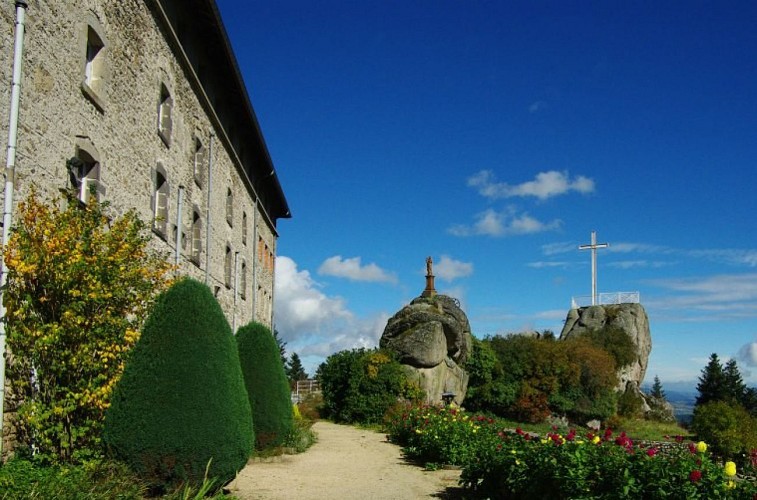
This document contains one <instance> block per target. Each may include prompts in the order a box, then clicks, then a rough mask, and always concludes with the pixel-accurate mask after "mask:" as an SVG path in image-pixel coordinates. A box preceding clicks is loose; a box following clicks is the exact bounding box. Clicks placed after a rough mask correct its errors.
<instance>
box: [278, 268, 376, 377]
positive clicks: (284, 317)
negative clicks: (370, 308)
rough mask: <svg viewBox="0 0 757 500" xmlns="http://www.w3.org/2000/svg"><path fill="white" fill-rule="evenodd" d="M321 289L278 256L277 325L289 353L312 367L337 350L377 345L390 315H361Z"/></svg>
mask: <svg viewBox="0 0 757 500" xmlns="http://www.w3.org/2000/svg"><path fill="white" fill-rule="evenodd" d="M320 288H321V285H320V284H319V283H318V282H316V281H315V280H314V279H313V278H312V277H311V275H310V272H309V271H307V270H302V271H300V270H298V268H297V263H296V262H295V261H294V260H292V259H291V258H289V257H285V256H278V257H276V281H275V292H274V293H275V299H276V300H275V302H274V307H275V322H276V324H275V327H276V329H277V330H278V332H279V334H280V335H281V338H282V339H283V340H284V341H285V342H287V352H289V353H292V352H296V353H298V354H299V355H300V356H301V357H302V359H303V360H305V359H307V361H308V363H309V366H310V367H311V370H312V369H314V367H316V366H317V365H318V364H319V363H320V362H321V361H323V359H324V358H325V357H326V356H328V355H330V354H333V353H335V352H338V351H341V350H344V349H353V348H357V347H375V346H377V345H378V341H379V339H380V338H381V334H382V333H383V331H384V327H385V326H386V322H387V319H388V318H389V316H388V314H386V313H384V312H378V313H376V314H374V315H372V316H371V317H369V318H358V317H356V316H355V314H354V313H352V311H350V310H349V309H348V308H347V303H346V301H345V300H344V299H342V298H341V297H330V296H328V295H326V294H324V293H323V292H322V291H321V290H320Z"/></svg>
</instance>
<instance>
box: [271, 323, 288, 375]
mask: <svg viewBox="0 0 757 500" xmlns="http://www.w3.org/2000/svg"><path fill="white" fill-rule="evenodd" d="M273 338H274V339H275V340H276V345H277V346H279V354H280V355H281V365H282V366H286V365H287V351H286V346H287V343H286V342H284V340H283V339H282V338H281V337H279V331H278V330H277V329H276V327H275V326H274V327H273Z"/></svg>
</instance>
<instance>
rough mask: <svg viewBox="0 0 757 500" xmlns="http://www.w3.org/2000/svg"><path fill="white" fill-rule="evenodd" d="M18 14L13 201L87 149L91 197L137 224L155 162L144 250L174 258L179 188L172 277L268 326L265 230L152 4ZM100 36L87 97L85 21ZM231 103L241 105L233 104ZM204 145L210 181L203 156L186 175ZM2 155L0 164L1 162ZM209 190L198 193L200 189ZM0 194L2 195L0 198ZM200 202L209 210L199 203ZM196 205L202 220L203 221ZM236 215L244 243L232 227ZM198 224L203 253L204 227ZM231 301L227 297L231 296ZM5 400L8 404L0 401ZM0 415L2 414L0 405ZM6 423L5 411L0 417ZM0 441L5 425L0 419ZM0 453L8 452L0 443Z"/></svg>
mask: <svg viewBox="0 0 757 500" xmlns="http://www.w3.org/2000/svg"><path fill="white" fill-rule="evenodd" d="M28 4H29V7H28V9H27V12H26V37H25V45H24V66H23V77H22V88H21V107H20V125H19V130H18V149H17V156H16V172H17V175H16V186H15V187H16V189H15V193H14V201H15V202H18V201H19V200H21V199H22V198H23V197H25V195H26V194H27V193H28V190H29V187H30V186H31V185H32V184H35V185H36V186H37V187H38V188H39V189H40V190H41V191H42V192H43V193H46V194H47V195H53V194H55V193H57V192H58V190H59V189H60V188H63V187H66V186H68V185H69V180H68V179H69V177H68V172H67V169H66V160H67V159H69V158H71V157H73V156H74V155H75V154H76V152H77V145H78V146H79V147H85V148H90V149H91V150H94V151H95V152H96V153H97V155H98V156H99V158H98V159H99V161H100V165H101V167H100V168H101V172H100V180H101V182H102V183H103V184H104V185H105V186H106V192H105V194H104V196H103V198H104V199H105V200H108V201H110V202H111V206H112V208H113V209H115V210H116V211H117V212H120V213H122V212H124V211H126V210H127V209H129V208H132V207H133V208H135V209H136V210H137V211H138V213H139V215H140V217H141V218H142V219H143V220H145V221H152V220H153V219H154V212H153V196H154V194H155V193H154V190H155V180H154V179H155V177H154V175H155V174H154V172H155V169H156V168H157V166H158V165H159V164H160V165H162V168H163V169H164V171H165V174H166V179H167V181H168V186H169V201H168V217H167V222H168V226H167V231H166V233H167V234H166V235H165V237H161V236H159V235H158V234H155V235H154V238H153V242H152V244H153V246H154V248H155V249H157V250H158V251H160V252H163V253H165V254H166V256H167V258H168V259H169V260H170V261H171V262H173V261H174V258H175V250H176V248H175V247H176V244H175V234H176V231H177V208H178V189H179V186H183V187H184V201H183V210H182V213H181V222H180V223H179V227H180V228H181V230H182V231H183V232H184V233H185V235H186V236H185V243H184V244H183V245H180V247H181V248H180V257H179V264H180V270H179V274H181V275H189V276H192V277H194V278H196V279H198V280H200V281H204V280H205V274H206V268H207V269H209V273H208V274H209V280H208V285H209V286H210V288H211V290H213V291H214V293H215V295H216V297H217V299H218V301H219V302H220V304H221V306H222V308H223V310H224V311H225V313H226V315H227V318H228V320H229V323H230V324H236V326H237V327H239V326H241V325H244V324H245V323H247V322H249V321H251V320H252V319H255V320H257V321H260V322H262V323H264V324H267V325H269V326H270V325H271V321H272V310H273V307H272V302H273V267H274V266H273V263H274V256H275V252H276V237H277V235H276V231H275V228H274V227H273V225H272V224H271V223H270V222H269V218H268V217H267V216H266V215H265V214H264V213H262V212H261V210H262V205H261V204H259V203H256V200H255V198H254V195H253V193H252V191H251V189H250V188H249V185H248V184H247V183H245V182H244V181H243V178H242V176H241V174H240V172H241V167H239V165H237V164H236V163H235V154H234V152H233V151H232V149H231V146H230V145H229V144H228V143H227V142H225V141H224V140H223V138H224V137H225V135H224V133H223V130H218V129H216V128H215V126H214V122H213V120H212V119H211V116H209V114H208V112H207V109H206V108H205V107H204V106H203V101H202V100H201V96H198V95H197V94H196V92H195V90H194V89H195V87H193V86H192V85H191V83H190V82H191V81H192V80H191V78H192V75H191V72H190V71H188V68H187V67H185V66H184V63H183V59H181V58H180V57H177V55H176V54H175V53H174V49H173V48H172V47H175V45H172V44H171V43H170V40H171V36H170V33H165V32H164V31H163V29H162V28H161V25H160V24H159V23H158V22H157V18H156V14H155V12H156V11H155V10H153V9H154V6H153V8H151V5H153V4H152V0H118V1H114V0H30V1H29V2H28ZM14 22H15V7H14V2H12V1H3V2H1V3H0V36H1V37H2V41H3V43H2V47H1V48H0V79H2V82H3V83H2V84H1V85H0V141H2V142H1V144H2V147H3V152H5V151H6V150H7V137H8V116H9V106H10V87H11V85H10V84H11V80H12V67H13V45H14V43H13V40H14ZM90 26H93V27H95V28H96V29H97V30H98V35H100V36H101V37H102V38H104V40H103V42H104V44H105V47H104V55H105V58H104V60H103V59H101V62H102V61H104V66H102V67H100V68H99V70H100V71H102V76H103V80H102V82H104V83H103V84H102V85H100V87H99V90H98V91H97V92H96V93H95V96H94V97H92V93H91V92H90V93H88V92H86V91H85V90H83V86H82V82H83V81H84V80H85V63H86V50H87V36H88V35H87V33H88V29H90V28H89V27H90ZM161 85H163V86H165V87H166V88H167V89H169V91H170V94H171V98H172V99H173V108H172V118H173V119H172V122H173V123H172V130H171V134H170V142H168V143H167V142H166V141H164V140H163V139H162V138H161V137H160V136H159V134H158V123H159V115H158V107H159V101H160V92H161ZM240 106H241V104H240ZM211 134H214V135H215V138H214V139H213V140H212V153H213V154H212V167H213V168H212V179H211V182H210V183H208V179H207V169H208V164H207V158H209V155H206V163H204V164H203V165H202V169H201V171H200V175H198V176H197V178H198V180H197V181H196V180H195V173H194V170H195V167H194V159H195V155H194V151H195V144H196V142H195V141H196V140H197V139H199V140H200V141H201V142H202V144H203V146H205V147H206V148H208V147H209V146H210V143H211ZM4 161H5V154H3V166H4V165H5V163H4ZM209 185H210V189H211V190H212V191H211V192H210V196H208V194H209V193H208V188H209ZM227 189H231V192H232V196H233V217H232V220H231V223H229V222H227V212H226V196H227ZM0 198H2V193H0ZM208 200H210V206H208ZM193 209H194V210H197V211H198V212H199V214H200V215H201V220H202V253H201V258H200V261H199V265H198V264H195V263H193V262H192V261H191V260H190V251H191V227H192V216H193ZM208 210H209V213H210V217H209V219H208ZM243 213H244V214H246V215H247V224H248V227H247V231H246V238H243V235H244V232H243V230H242V222H243ZM208 221H209V222H210V227H211V235H210V245H209V249H210V252H209V254H208V253H207V252H206V235H207V233H206V228H207V224H208ZM227 245H228V246H229V247H230V248H231V249H232V255H233V253H235V252H239V265H238V267H237V269H238V270H239V271H240V272H241V269H242V263H243V262H244V267H245V269H246V273H247V274H246V279H242V277H241V275H240V276H239V283H240V286H242V283H243V282H244V283H245V286H244V289H239V290H238V293H237V294H236V297H235V293H234V284H233V283H234V280H233V279H232V284H231V286H227V284H226V282H225V273H224V270H225V268H224V264H225V254H226V247H227ZM235 299H236V300H235ZM9 406H10V405H9ZM6 410H12V408H10V407H8V408H6ZM5 416H6V421H7V418H8V417H10V416H11V415H9V414H6V415H5ZM4 430H5V431H6V432H5V434H6V436H4V437H5V438H6V440H7V439H10V438H12V436H9V435H7V434H8V433H9V432H11V431H12V426H10V425H5V426H4ZM3 448H4V450H7V449H8V447H7V446H4V447H3Z"/></svg>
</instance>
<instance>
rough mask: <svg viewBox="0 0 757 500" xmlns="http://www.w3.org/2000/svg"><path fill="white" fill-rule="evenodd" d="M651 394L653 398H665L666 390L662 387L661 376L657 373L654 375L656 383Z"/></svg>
mask: <svg viewBox="0 0 757 500" xmlns="http://www.w3.org/2000/svg"><path fill="white" fill-rule="evenodd" d="M650 395H651V396H652V397H653V398H657V399H665V391H664V390H663V389H662V383H661V382H660V377H658V376H657V375H655V376H654V384H653V385H652V392H651V393H650Z"/></svg>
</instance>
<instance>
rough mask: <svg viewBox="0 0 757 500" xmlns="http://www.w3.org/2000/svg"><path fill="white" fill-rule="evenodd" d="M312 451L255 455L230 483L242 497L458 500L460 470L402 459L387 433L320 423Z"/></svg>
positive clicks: (274, 499) (261, 499)
mask: <svg viewBox="0 0 757 500" xmlns="http://www.w3.org/2000/svg"><path fill="white" fill-rule="evenodd" d="M313 429H314V430H315V432H316V434H317V435H318V442H316V443H315V444H314V445H313V446H312V447H311V448H310V449H309V450H308V451H306V452H305V453H301V454H299V455H283V456H280V457H273V458H268V459H262V460H260V459H253V460H252V461H250V463H249V464H247V466H246V467H245V468H244V469H243V470H242V471H241V472H240V473H239V475H238V476H237V478H236V479H235V480H234V481H232V482H231V483H230V484H229V485H228V487H227V488H228V490H229V491H230V493H232V494H233V495H236V496H237V497H239V498H240V499H242V500H253V499H254V500H278V499H282V500H284V499H286V500H321V499H323V500H326V499H328V500H352V499H354V500H395V499H416V498H418V499H420V498H442V499H448V500H452V499H456V498H459V494H460V489H459V488H458V487H457V481H458V479H459V477H460V471H455V470H438V471H426V470H423V468H422V467H419V466H418V465H415V464H411V463H409V462H407V461H406V460H404V459H403V458H402V454H401V452H400V448H399V447H398V446H397V445H394V444H392V443H389V442H388V441H387V440H386V435H385V434H381V433H378V432H373V431H368V430H363V429H356V428H354V427H350V426H346V425H336V424H332V423H330V422H316V424H315V425H314V426H313Z"/></svg>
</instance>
